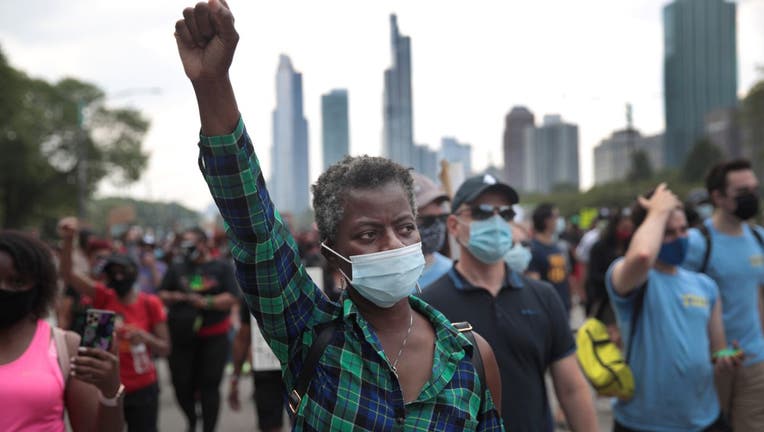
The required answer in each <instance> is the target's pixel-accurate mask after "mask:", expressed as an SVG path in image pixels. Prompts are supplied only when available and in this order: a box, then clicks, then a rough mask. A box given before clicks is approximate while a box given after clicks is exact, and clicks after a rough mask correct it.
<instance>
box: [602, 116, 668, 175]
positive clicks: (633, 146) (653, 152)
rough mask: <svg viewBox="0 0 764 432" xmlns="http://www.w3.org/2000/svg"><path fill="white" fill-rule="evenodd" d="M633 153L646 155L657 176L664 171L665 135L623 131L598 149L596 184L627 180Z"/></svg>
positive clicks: (614, 133) (604, 142)
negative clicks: (637, 152)
mask: <svg viewBox="0 0 764 432" xmlns="http://www.w3.org/2000/svg"><path fill="white" fill-rule="evenodd" d="M632 151H643V152H645V153H646V154H647V159H648V160H649V161H650V167H651V168H652V169H653V172H655V171H658V170H660V169H662V168H663V166H664V163H663V156H664V149H663V134H658V135H651V136H643V135H641V134H640V133H639V131H638V130H636V129H623V130H619V131H615V132H613V134H612V135H611V136H610V137H608V138H606V139H604V140H602V141H601V142H600V144H599V145H598V146H597V147H595V148H594V184H597V185H599V184H603V183H608V182H613V181H618V180H624V179H626V177H627V175H628V174H629V173H630V172H631V169H632V167H631V163H632Z"/></svg>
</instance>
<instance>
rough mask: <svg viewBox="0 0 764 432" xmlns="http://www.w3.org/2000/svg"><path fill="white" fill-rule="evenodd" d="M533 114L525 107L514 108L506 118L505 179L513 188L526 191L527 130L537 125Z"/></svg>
mask: <svg viewBox="0 0 764 432" xmlns="http://www.w3.org/2000/svg"><path fill="white" fill-rule="evenodd" d="M535 122H536V121H535V118H534V116H533V113H532V112H531V111H530V110H528V108H526V107H524V106H515V107H512V110H511V111H510V112H509V114H507V116H506V117H505V118H504V174H503V176H502V177H504V178H505V179H506V181H507V183H509V184H510V185H512V187H514V188H516V189H519V190H526V189H527V188H526V186H525V171H526V167H525V165H524V163H525V154H524V152H523V149H524V146H523V142H524V136H525V129H526V128H528V127H533V126H534V125H535Z"/></svg>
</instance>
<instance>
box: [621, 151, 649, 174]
mask: <svg viewBox="0 0 764 432" xmlns="http://www.w3.org/2000/svg"><path fill="white" fill-rule="evenodd" d="M652 177H653V166H652V164H651V163H650V159H649V158H648V156H647V152H645V151H644V150H636V151H634V152H632V154H631V168H630V169H629V174H628V175H627V176H626V178H627V179H628V180H629V181H641V180H648V179H650V178H652Z"/></svg>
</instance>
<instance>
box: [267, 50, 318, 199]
mask: <svg viewBox="0 0 764 432" xmlns="http://www.w3.org/2000/svg"><path fill="white" fill-rule="evenodd" d="M309 181H310V180H309V177H308V121H307V120H305V116H304V115H303V108H302V74H301V73H299V72H296V71H295V70H294V68H293V67H292V62H291V60H290V59H289V57H288V56H286V55H283V54H282V55H281V56H280V57H279V67H278V71H277V72H276V109H275V110H274V111H273V153H272V158H271V179H270V182H269V184H268V186H269V187H268V189H269V190H270V192H271V198H272V199H273V202H274V203H275V204H276V206H277V207H278V208H279V210H281V211H284V212H291V213H293V214H300V213H302V212H303V211H305V210H306V209H308V207H309V204H310V203H309V200H310V198H309V195H310V194H309V188H310V184H309Z"/></svg>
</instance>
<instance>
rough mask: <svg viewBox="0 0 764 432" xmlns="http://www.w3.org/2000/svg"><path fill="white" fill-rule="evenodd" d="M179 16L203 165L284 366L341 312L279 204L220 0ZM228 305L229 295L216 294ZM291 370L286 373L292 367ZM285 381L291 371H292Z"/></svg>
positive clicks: (243, 276)
mask: <svg viewBox="0 0 764 432" xmlns="http://www.w3.org/2000/svg"><path fill="white" fill-rule="evenodd" d="M183 16H184V19H183V20H180V21H178V22H177V23H176V25H175V29H176V32H175V34H176V40H177V42H178V52H179V53H180V58H181V60H182V62H183V67H184V69H185V72H186V75H187V76H188V78H189V79H190V80H191V83H192V84H193V87H194V91H195V92H196V98H197V103H198V104H199V116H200V118H201V122H202V136H200V143H199V148H200V157H199V167H200V169H201V171H202V173H203V174H204V178H205V181H206V182H207V184H208V186H209V188H210V192H211V194H212V197H213V198H214V200H215V203H216V204H217V206H218V209H220V213H221V215H222V216H223V219H224V220H225V223H226V233H227V235H228V238H229V240H230V242H231V254H232V255H233V257H234V262H235V263H236V270H237V271H236V278H237V280H238V282H239V286H240V287H241V290H242V292H243V294H244V299H245V300H246V302H247V305H248V307H249V309H250V311H251V312H252V315H253V316H254V317H255V319H257V321H258V323H259V325H260V327H261V329H262V332H263V336H264V337H265V339H266V341H267V342H268V344H269V345H270V347H271V349H272V350H273V352H274V354H275V355H276V356H277V357H278V358H279V360H280V361H281V363H282V365H286V364H287V362H288V361H289V359H290V358H293V357H292V356H291V355H290V352H289V349H290V348H295V347H299V346H300V342H301V341H302V339H301V337H302V334H303V333H304V332H305V331H306V330H308V329H310V328H312V327H313V326H314V325H315V324H317V323H320V322H325V321H329V320H330V319H332V318H333V313H334V312H335V311H338V308H336V305H334V306H330V303H329V301H328V299H326V298H325V297H324V296H323V294H322V293H321V291H320V290H319V289H318V288H317V287H316V286H315V284H314V283H313V282H312V281H311V280H310V278H309V277H308V274H307V272H306V271H305V269H304V267H303V266H302V264H301V261H300V258H299V254H298V250H297V245H296V244H295V242H294V239H293V238H292V236H291V234H290V233H289V230H288V229H287V227H286V224H285V223H284V222H283V221H282V219H281V216H280V215H279V213H278V211H277V210H276V209H275V208H274V206H273V203H272V202H271V199H270V196H269V195H268V192H267V190H266V188H265V181H264V179H263V175H262V172H261V170H260V165H259V162H258V160H257V156H256V155H255V150H254V147H253V145H252V142H251V140H250V138H249V135H248V134H247V132H246V129H245V127H244V123H243V122H242V120H241V118H240V115H239V111H238V107H237V105H236V98H235V97H234V93H233V89H232V87H231V83H230V80H229V78H228V68H229V67H230V65H231V60H232V59H233V53H234V50H235V48H236V44H237V42H238V39H239V37H238V34H237V33H236V30H235V28H234V25H233V23H234V20H233V16H232V15H231V12H230V10H229V9H228V6H227V4H226V3H225V2H224V1H222V0H210V1H209V3H198V4H197V5H196V6H195V7H194V8H188V9H186V10H184V11H183ZM218 301H220V302H221V307H222V306H227V304H224V303H227V302H228V303H229V302H230V301H231V299H230V298H221V299H214V302H215V306H217V302H218ZM287 375H289V374H287ZM286 379H287V381H288V380H289V377H288V376H287V378H286Z"/></svg>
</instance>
